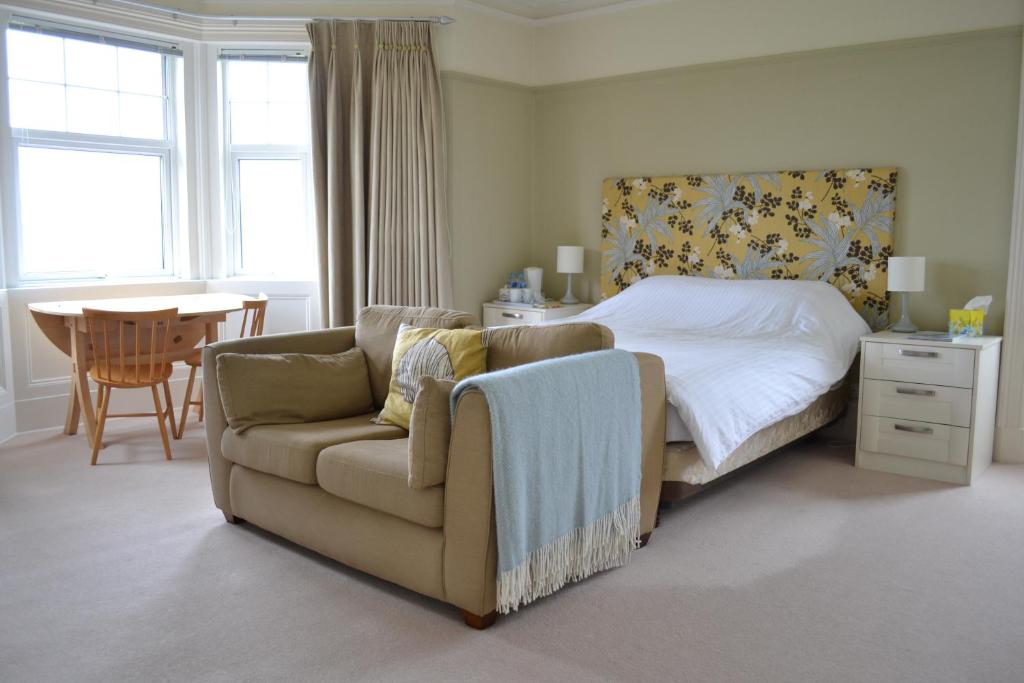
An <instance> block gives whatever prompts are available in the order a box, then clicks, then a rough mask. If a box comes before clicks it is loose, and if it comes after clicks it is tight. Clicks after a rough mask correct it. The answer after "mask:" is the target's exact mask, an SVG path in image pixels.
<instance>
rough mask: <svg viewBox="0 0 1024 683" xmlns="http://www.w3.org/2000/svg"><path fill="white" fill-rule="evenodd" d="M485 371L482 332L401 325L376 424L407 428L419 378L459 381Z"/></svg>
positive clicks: (484, 349)
mask: <svg viewBox="0 0 1024 683" xmlns="http://www.w3.org/2000/svg"><path fill="white" fill-rule="evenodd" d="M486 369H487V349H486V347H485V346H484V342H483V331H482V330H447V329H436V328H421V327H410V326H408V325H402V327H401V328H399V330H398V339H397V340H395V352H394V355H393V356H392V361H391V386H390V387H389V389H388V397H387V400H385V401H384V410H382V411H381V413H380V420H381V421H382V422H387V423H390V424H394V425H398V426H399V427H403V428H404V429H408V428H409V420H410V418H411V417H412V404H413V402H414V401H415V400H416V392H417V391H419V387H420V378H421V377H424V376H429V377H433V378H435V379H446V380H452V381H455V382H458V381H459V380H461V379H463V378H465V377H470V376H472V375H479V374H480V373H482V372H484V371H486Z"/></svg>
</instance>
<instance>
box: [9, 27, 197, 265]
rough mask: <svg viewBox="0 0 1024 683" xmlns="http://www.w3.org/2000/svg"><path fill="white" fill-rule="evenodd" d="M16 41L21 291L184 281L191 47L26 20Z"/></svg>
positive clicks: (12, 123) (12, 139)
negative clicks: (185, 91) (180, 270)
mask: <svg viewBox="0 0 1024 683" xmlns="http://www.w3.org/2000/svg"><path fill="white" fill-rule="evenodd" d="M5 42H6V64H7V74H6V76H7V92H8V97H7V100H8V112H7V114H8V119H9V126H8V127H7V129H8V133H7V134H8V135H9V143H10V146H9V149H10V150H11V154H10V160H9V164H10V166H11V168H12V170H13V174H12V175H13V184H12V186H11V188H10V192H11V195H12V196H13V198H14V200H15V201H14V223H15V226H14V228H15V229H14V230H13V231H10V230H9V231H8V233H7V234H8V236H11V237H12V238H13V242H14V246H15V247H16V253H17V256H16V269H17V273H16V279H17V281H18V282H27V283H31V282H39V281H48V280H60V279H83V278H94V279H100V278H120V277H131V276H160V275H171V274H173V273H174V258H173V256H174V239H173V236H174V234H175V229H174V225H175V221H176V215H175V214H176V211H175V209H174V207H175V206H176V182H175V177H176V164H177V162H178V159H177V153H176V137H177V135H178V131H177V120H176V119H177V117H176V107H175V99H176V97H177V92H176V90H177V88H176V82H177V81H176V78H175V75H176V71H177V70H178V69H180V68H181V67H180V62H181V57H180V55H181V51H180V49H179V48H178V47H177V46H176V45H174V44H170V43H161V42H158V41H153V42H149V41H145V40H141V39H136V38H134V37H127V36H121V35H118V34H113V33H103V32H95V33H93V32H91V31H88V30H86V29H79V28H72V27H66V26H62V25H60V24H54V23H49V22H41V21H35V20H30V19H17V18H16V19H14V20H12V21H11V22H10V24H9V25H8V28H7V31H6V33H5ZM12 233H13V234H12ZM9 248H10V246H9Z"/></svg>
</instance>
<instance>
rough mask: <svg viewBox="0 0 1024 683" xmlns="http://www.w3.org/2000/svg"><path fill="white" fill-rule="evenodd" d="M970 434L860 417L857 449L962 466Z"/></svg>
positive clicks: (922, 424)
mask: <svg viewBox="0 0 1024 683" xmlns="http://www.w3.org/2000/svg"><path fill="white" fill-rule="evenodd" d="M970 435H971V430H970V429H966V428H964V427H949V426H946V425H938V424H929V423H926V422H916V421H914V420H894V419H892V418H888V417H875V416H873V415H864V416H862V418H861V426H860V447H861V448H862V449H864V450H866V451H874V452H875V453H888V454H889V455H900V456H904V457H907V458H916V459H919V460H931V461H933V462H943V463H947V464H950V465H966V464H967V446H968V443H969V441H970Z"/></svg>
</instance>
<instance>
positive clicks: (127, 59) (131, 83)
mask: <svg viewBox="0 0 1024 683" xmlns="http://www.w3.org/2000/svg"><path fill="white" fill-rule="evenodd" d="M163 66H164V65H163V59H162V58H161V57H160V55H159V54H157V53H156V52H142V51H141V50H130V49H127V48H123V47H119V48H117V89H118V90H120V91H121V92H131V93H138V94H139V95H157V96H162V95H163V94H164V91H163V82H164V75H163Z"/></svg>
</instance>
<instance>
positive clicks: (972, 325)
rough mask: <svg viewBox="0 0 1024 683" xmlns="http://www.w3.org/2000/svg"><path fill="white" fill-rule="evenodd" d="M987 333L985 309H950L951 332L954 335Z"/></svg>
mask: <svg viewBox="0 0 1024 683" xmlns="http://www.w3.org/2000/svg"><path fill="white" fill-rule="evenodd" d="M984 333H985V311H982V310H980V309H979V310H971V311H969V310H966V309H962V308H951V309H949V334H950V336H953V337H980V336H981V335H983V334H984Z"/></svg>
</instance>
